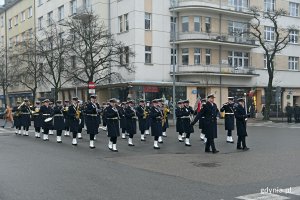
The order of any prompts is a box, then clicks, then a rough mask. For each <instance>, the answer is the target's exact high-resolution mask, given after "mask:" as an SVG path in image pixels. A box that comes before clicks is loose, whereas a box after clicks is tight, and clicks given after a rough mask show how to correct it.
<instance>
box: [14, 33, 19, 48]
mask: <svg viewBox="0 0 300 200" xmlns="http://www.w3.org/2000/svg"><path fill="white" fill-rule="evenodd" d="M18 44H19V36H18V35H16V39H15V45H16V46H17V45H18Z"/></svg>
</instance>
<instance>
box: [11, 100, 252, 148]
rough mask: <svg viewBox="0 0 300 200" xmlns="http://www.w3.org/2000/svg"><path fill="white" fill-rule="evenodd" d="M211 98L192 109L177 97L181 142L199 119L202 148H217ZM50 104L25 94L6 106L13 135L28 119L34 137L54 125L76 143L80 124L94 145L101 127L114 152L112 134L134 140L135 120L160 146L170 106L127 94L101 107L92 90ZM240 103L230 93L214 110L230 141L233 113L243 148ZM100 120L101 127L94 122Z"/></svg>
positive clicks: (58, 136) (58, 133)
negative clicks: (87, 96)
mask: <svg viewBox="0 0 300 200" xmlns="http://www.w3.org/2000/svg"><path fill="white" fill-rule="evenodd" d="M214 99H215V96H214V95H213V94H210V95H208V96H207V98H206V99H202V100H199V104H198V108H197V109H196V110H194V109H193V108H192V107H191V106H190V105H189V100H179V101H178V102H177V108H176V111H175V115H176V119H177V120H176V132H178V141H179V142H184V145H185V146H187V147H190V146H191V143H190V138H191V137H190V136H191V134H192V133H194V127H193V126H194V125H195V124H196V123H197V122H198V121H199V129H201V135H200V138H201V140H202V141H204V143H205V152H207V153H209V152H212V153H218V152H219V151H218V150H217V148H216V146H215V143H214V139H215V138H217V118H218V117H219V116H220V113H219V109H218V108H217V105H216V104H215V103H214ZM41 104H42V105H41ZM52 104H53V103H52ZM50 105H51V102H50V100H49V99H45V100H44V101H42V102H39V101H36V102H35V105H34V106H32V107H31V106H30V102H29V100H28V99H24V101H23V103H21V102H17V105H16V106H15V107H14V108H13V110H12V111H13V113H14V115H13V116H14V126H15V128H16V131H15V133H16V135H21V134H23V135H24V136H28V135H29V134H28V131H29V127H30V125H31V119H32V120H33V124H34V131H35V137H36V138H40V137H41V134H43V140H44V141H48V140H49V136H48V135H49V134H50V132H51V131H52V132H53V130H54V131H55V132H56V142H57V143H62V133H63V131H64V136H65V137H68V136H69V135H70V132H71V133H72V143H71V144H72V145H73V146H77V144H78V143H77V139H81V138H82V130H83V129H84V128H85V129H86V133H87V134H88V135H89V140H90V143H89V147H90V148H91V149H94V148H96V147H95V140H96V135H97V134H98V133H99V128H102V130H104V131H107V136H108V138H109V141H108V149H109V150H111V151H112V152H118V149H117V138H118V137H120V136H121V137H122V139H126V138H127V136H128V146H130V147H133V146H135V145H134V142H133V139H134V135H136V133H137V123H138V129H139V132H140V133H141V137H140V140H141V141H142V142H144V141H146V137H147V135H149V134H150V132H151V136H152V137H153V139H154V140H153V141H154V143H153V148H154V149H160V146H159V144H161V143H163V137H167V129H168V128H169V122H168V115H169V114H170V109H169V108H168V106H167V105H166V104H164V102H163V100H162V99H154V100H152V101H151V103H150V102H146V101H145V100H144V99H140V100H139V105H138V106H136V107H135V106H134V101H133V100H128V101H127V102H122V103H120V102H119V100H117V99H115V98H113V99H110V100H109V101H108V102H107V103H104V104H103V106H102V107H101V106H100V104H99V103H98V102H97V96H96V95H91V96H90V100H89V101H88V102H87V103H83V102H82V101H79V100H78V98H77V97H73V98H72V102H71V103H69V101H64V105H63V102H62V101H61V100H57V101H56V104H55V106H50ZM244 106H245V105H244V101H243V99H238V104H236V103H234V98H232V97H228V102H227V103H225V104H223V106H222V108H221V109H220V111H221V112H225V130H227V131H228V132H227V142H228V143H234V141H233V138H232V131H233V130H234V121H235V119H236V125H237V135H238V142H237V149H242V150H248V149H249V148H248V147H247V146H246V139H245V138H246V136H247V130H246V122H247V117H248V115H247V113H246V111H245V108H244ZM101 121H102V125H103V126H102V127H100V124H101ZM22 127H23V132H22ZM149 129H151V131H149Z"/></svg>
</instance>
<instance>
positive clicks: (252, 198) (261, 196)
mask: <svg viewBox="0 0 300 200" xmlns="http://www.w3.org/2000/svg"><path fill="white" fill-rule="evenodd" d="M236 199H242V200H285V199H290V198H288V197H283V196H280V195H277V194H271V193H256V194H249V195H245V196H239V197H236Z"/></svg>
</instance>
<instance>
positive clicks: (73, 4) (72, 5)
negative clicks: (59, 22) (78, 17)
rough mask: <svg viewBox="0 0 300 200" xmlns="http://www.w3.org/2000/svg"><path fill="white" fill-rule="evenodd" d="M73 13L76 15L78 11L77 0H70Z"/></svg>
mask: <svg viewBox="0 0 300 200" xmlns="http://www.w3.org/2000/svg"><path fill="white" fill-rule="evenodd" d="M70 7H71V14H72V15H74V14H76V13H77V0H72V1H71V2H70Z"/></svg>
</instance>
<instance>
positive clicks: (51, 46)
mask: <svg viewBox="0 0 300 200" xmlns="http://www.w3.org/2000/svg"><path fill="white" fill-rule="evenodd" d="M66 37H67V36H66V34H65V33H64V31H63V29H61V27H60V26H59V25H58V24H55V23H54V22H52V25H50V26H49V27H47V28H45V29H43V30H41V31H39V33H38V35H36V36H35V39H36V54H37V56H38V57H41V58H42V59H43V62H42V63H43V66H41V68H43V79H44V81H45V83H46V84H47V83H48V84H50V85H51V86H52V87H53V88H54V100H57V98H58V93H59V92H60V90H61V88H62V86H63V85H64V84H65V83H67V82H69V81H70V77H68V76H67V69H68V62H67V60H68V59H69V51H70V49H69V45H68V43H67V42H66V40H65V38H66Z"/></svg>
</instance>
